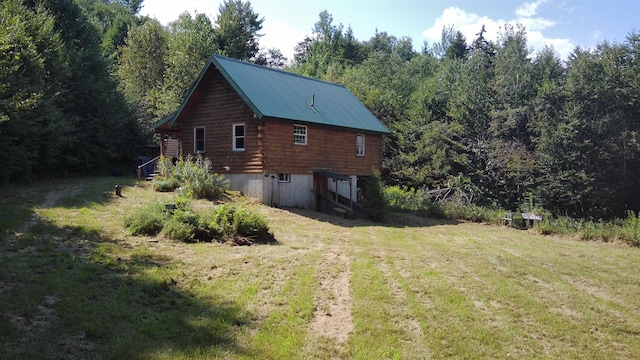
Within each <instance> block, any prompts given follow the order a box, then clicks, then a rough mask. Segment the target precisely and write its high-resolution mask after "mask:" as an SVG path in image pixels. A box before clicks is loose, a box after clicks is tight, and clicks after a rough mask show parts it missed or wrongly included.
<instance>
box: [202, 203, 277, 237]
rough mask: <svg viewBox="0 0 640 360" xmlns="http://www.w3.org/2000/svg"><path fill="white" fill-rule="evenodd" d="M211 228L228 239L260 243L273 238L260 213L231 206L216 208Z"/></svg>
mask: <svg viewBox="0 0 640 360" xmlns="http://www.w3.org/2000/svg"><path fill="white" fill-rule="evenodd" d="M211 227H212V228H215V229H216V230H217V232H218V233H220V234H222V236H223V237H226V238H233V237H236V236H241V237H248V238H254V239H257V240H260V241H267V240H270V239H271V238H272V235H271V234H270V233H269V227H268V225H267V221H266V219H265V218H264V217H263V216H262V215H261V214H260V213H258V212H255V211H250V210H248V209H245V208H242V207H238V206H235V205H230V204H225V205H220V206H218V207H216V208H215V210H214V211H213V214H212V225H211Z"/></svg>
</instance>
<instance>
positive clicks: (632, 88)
mask: <svg viewBox="0 0 640 360" xmlns="http://www.w3.org/2000/svg"><path fill="white" fill-rule="evenodd" d="M141 6H143V1H142V0H60V1H53V0H43V1H32V0H6V1H3V2H2V3H0V25H1V26H0V48H2V51H1V52H0V67H1V68H2V69H3V70H2V72H0V135H2V139H3V141H2V142H0V151H2V152H3V153H4V154H5V156H3V157H2V158H1V159H0V167H1V168H2V171H1V172H0V183H1V182H8V181H16V180H24V179H37V178H43V177H50V176H64V175H67V174H76V173H89V172H95V171H97V170H99V169H104V168H106V167H109V166H112V164H114V163H115V162H118V161H128V160H130V159H133V158H134V157H135V156H136V155H138V154H137V152H138V151H139V149H138V148H137V146H138V145H139V144H143V143H144V141H142V139H143V138H144V137H147V141H149V140H150V139H149V138H148V136H149V134H147V133H144V132H143V130H145V129H147V128H148V126H149V125H150V124H152V123H154V122H155V121H157V120H158V119H160V118H162V117H164V116H166V115H168V114H170V113H172V112H174V111H176V110H177V108H178V106H179V104H180V103H181V101H182V100H183V98H184V96H185V94H186V93H187V92H188V90H189V88H190V86H191V85H192V83H193V81H194V80H195V79H196V78H197V76H198V74H199V72H200V71H201V69H202V67H203V65H204V64H205V63H206V61H207V60H208V59H209V57H210V55H211V54H212V53H219V54H225V55H228V56H231V57H236V58H239V59H242V60H245V61H252V62H255V63H257V64H262V65H267V66H272V67H277V68H286V69H287V70H288V71H293V72H296V73H300V74H303V75H307V76H313V77H317V78H321V79H324V80H327V81H332V82H339V83H342V84H344V85H345V86H347V88H349V90H351V91H352V92H353V93H354V94H355V95H356V96H357V97H358V98H359V99H360V100H361V101H362V102H363V103H364V104H365V105H366V106H367V107H368V108H369V109H370V110H371V111H372V112H373V113H374V114H375V115H376V116H377V117H378V118H379V119H380V120H381V121H382V122H383V123H384V124H385V125H386V126H387V127H388V128H389V129H390V130H391V135H390V136H388V137H387V139H386V144H385V150H384V152H385V154H384V155H385V160H384V168H383V171H382V174H381V175H382V176H381V177H382V180H383V181H384V182H385V183H386V184H388V185H397V186H402V187H405V188H415V189H421V190H428V189H436V188H443V187H447V186H451V184H453V183H455V184H458V186H460V187H462V188H464V190H465V191H466V192H469V193H473V194H474V202H476V203H477V204H479V205H483V206H489V207H493V208H505V209H511V210H516V209H517V208H518V207H520V206H521V205H522V203H523V202H524V201H526V199H528V198H530V197H536V198H543V199H544V201H545V204H546V206H547V207H548V208H549V209H551V210H552V211H554V212H555V213H560V214H565V215H570V216H578V217H587V218H589V217H591V218H609V217H615V216H618V217H624V216H626V214H627V211H628V210H635V211H638V210H640V187H639V186H637V185H638V184H639V183H640V141H639V140H640V139H639V131H640V102H639V97H640V95H639V94H640V91H639V90H640V66H639V65H638V61H639V60H638V56H639V55H640V34H639V33H636V32H632V33H630V34H629V35H628V37H627V38H626V39H625V40H624V41H623V42H621V43H610V42H602V43H600V44H599V45H598V46H596V47H595V48H593V49H581V48H576V49H575V50H574V51H573V53H572V54H571V55H570V56H569V58H568V59H566V60H561V59H560V58H558V56H557V54H556V53H555V52H554V50H553V49H552V48H545V49H542V50H540V51H538V52H536V53H533V52H532V51H531V50H530V48H529V47H528V46H527V33H526V30H525V29H524V28H523V27H520V26H510V25H505V26H504V27H503V28H502V30H501V31H500V33H499V34H498V37H497V40H496V41H491V40H488V36H487V34H486V31H485V30H484V28H482V29H478V30H479V33H478V35H477V38H475V39H465V37H464V36H463V35H462V34H461V33H460V32H458V31H456V30H455V28H454V27H448V28H444V29H443V32H442V40H441V41H440V42H439V43H436V44H426V43H425V44H424V45H423V46H422V49H421V51H420V52H417V51H415V50H414V46H413V44H412V40H411V39H410V38H407V37H396V36H394V35H391V34H388V33H387V32H384V31H376V33H375V34H374V35H373V36H372V37H371V38H370V39H368V40H364V41H362V40H358V39H356V38H355V37H354V35H353V30H352V29H351V28H350V27H348V28H346V29H345V28H344V27H343V26H342V24H339V25H336V24H334V23H333V17H332V16H331V14H330V13H329V12H328V11H323V12H321V13H320V14H319V20H318V22H317V23H315V24H313V25H312V26H311V30H312V34H311V35H310V36H307V37H305V38H304V39H300V43H299V44H298V45H297V46H296V48H295V55H294V58H293V59H291V62H287V59H286V58H284V57H283V56H282V53H281V52H280V50H279V49H268V50H264V49H261V48H260V46H259V39H260V36H261V34H260V31H261V30H262V23H263V21H264V18H262V17H260V16H259V14H257V13H255V12H254V11H253V8H252V7H251V4H250V2H248V1H247V2H244V1H242V0H225V1H223V2H222V3H221V4H220V6H219V14H218V16H217V17H216V18H215V20H213V21H212V20H211V19H209V18H207V16H205V15H204V14H198V13H196V14H195V15H191V14H189V13H183V14H180V15H178V16H177V19H176V20H175V21H173V22H171V23H169V24H168V25H166V26H165V25H162V24H160V23H159V22H158V21H157V20H155V19H150V18H147V17H141V16H139V15H138V14H137V12H138V10H139V9H140V8H141Z"/></svg>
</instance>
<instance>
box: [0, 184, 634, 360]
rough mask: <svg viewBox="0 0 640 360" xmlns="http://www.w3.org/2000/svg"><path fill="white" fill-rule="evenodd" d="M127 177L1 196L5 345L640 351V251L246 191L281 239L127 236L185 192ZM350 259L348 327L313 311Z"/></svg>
mask: <svg viewBox="0 0 640 360" xmlns="http://www.w3.org/2000/svg"><path fill="white" fill-rule="evenodd" d="M117 181H118V182H120V183H122V184H124V186H125V187H124V189H123V195H124V197H122V198H121V197H116V196H115V195H114V194H113V186H114V183H115V181H114V179H112V178H95V179H78V180H72V181H67V182H60V181H57V182H51V183H49V184H50V186H47V185H46V184H38V185H37V186H34V187H33V188H29V187H23V188H22V190H23V191H20V192H14V195H13V196H14V197H13V198H12V197H11V196H10V195H6V196H5V197H4V198H3V199H2V202H0V212H2V213H3V214H5V213H7V214H10V215H9V216H8V217H7V218H6V219H5V220H3V221H4V222H3V223H2V224H3V225H2V226H3V228H4V229H5V230H3V231H4V232H3V233H2V234H0V236H1V243H0V263H1V264H0V265H1V266H0V314H1V315H0V358H3V359H4V358H6V359H10V358H11V359H20V358H43V357H59V358H130V359H191V358H198V359H200V358H202V359H208V358H211V359H218V358H237V359H258V358H259V359H264V358H266V359H300V358H307V359H326V358H333V359H336V358H349V359H371V358H379V359H422V358H435V359H437V358H470V359H472V358H477V359H484V358H507V357H509V358H521V359H529V358H599V359H607V358H609V359H619V358H629V359H630V358H638V357H640V297H638V294H640V250H639V249H636V248H631V247H628V246H625V245H621V244H615V243H599V242H578V241H573V240H567V239H561V238H553V237H543V236H536V235H532V234H530V233H528V232H525V231H517V230H512V229H507V228H501V227H496V226H488V225H481V224H470V223H460V224H452V223H447V222H439V221H434V220H429V219H421V218H418V217H415V216H412V215H409V214H393V216H391V218H390V220H389V222H388V223H386V224H374V223H371V222H368V221H363V220H354V221H349V220H344V219H340V218H337V217H333V216H326V215H323V214H319V213H317V212H314V211H306V210H281V209H273V208H268V207H265V206H262V205H260V204H257V203H254V202H250V201H247V200H244V199H236V201H242V202H243V205H244V206H250V207H253V208H254V209H257V210H258V211H260V212H262V213H263V214H264V215H265V217H267V219H268V221H269V223H270V226H271V229H272V231H273V232H274V234H275V237H276V239H277V240H278V243H277V244H276V245H257V246H249V247H231V246H226V245H220V244H216V243H213V244H211V243H198V244H185V243H180V242H175V241H170V240H166V239H164V238H162V237H158V238H149V237H133V236H130V235H128V233H127V232H126V229H124V227H123V222H124V217H125V215H126V214H128V213H130V212H132V211H135V209H137V208H139V207H140V206H143V205H144V204H145V203H146V202H148V201H155V200H156V199H161V200H162V201H166V202H171V201H173V199H174V198H175V194H164V193H156V192H153V191H152V190H151V189H150V187H149V186H148V184H136V183H135V182H134V181H133V180H127V179H124V180H123V179H118V180H117ZM43 205H46V206H43ZM194 205H195V206H196V207H198V208H199V209H205V210H206V209H207V208H209V207H211V206H213V204H211V203H209V202H204V201H198V202H196V203H195V204H194ZM36 214H37V215H36ZM25 224H26V225H28V226H25ZM338 255H340V256H341V257H340V258H338V257H337V256H338ZM327 266H330V267H331V268H326V267H327ZM346 268H348V269H350V270H351V271H350V273H351V274H350V281H349V289H348V290H349V291H348V294H350V296H351V298H350V301H348V302H346V303H349V304H350V306H351V309H348V310H349V311H350V313H351V318H350V319H351V320H350V321H352V322H353V324H351V325H352V326H351V327H352V328H353V331H350V332H349V333H348V338H347V340H346V342H344V343H341V342H337V341H336V340H335V338H333V337H331V334H324V333H323V334H317V333H314V331H315V330H313V329H314V327H312V326H310V324H312V323H313V320H314V316H316V315H317V311H318V310H320V311H325V310H326V309H328V308H329V305H328V303H330V302H331V300H332V296H334V295H335V294H333V293H330V291H333V290H332V288H331V286H327V283H326V282H327V281H331V279H332V278H336V279H338V278H341V273H340V271H344V269H346ZM334 290H335V289H334ZM343 290H344V289H343ZM320 300H322V301H324V303H321V302H320ZM342 310H347V309H342ZM351 327H350V328H351Z"/></svg>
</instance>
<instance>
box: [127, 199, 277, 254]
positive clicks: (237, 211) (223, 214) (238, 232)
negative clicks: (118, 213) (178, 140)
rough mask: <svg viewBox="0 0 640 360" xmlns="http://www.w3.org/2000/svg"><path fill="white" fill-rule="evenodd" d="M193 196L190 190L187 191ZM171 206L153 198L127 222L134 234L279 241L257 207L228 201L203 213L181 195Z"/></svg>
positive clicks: (192, 239)
mask: <svg viewBox="0 0 640 360" xmlns="http://www.w3.org/2000/svg"><path fill="white" fill-rule="evenodd" d="M186 195H187V196H190V194H189V192H187V193H186ZM174 205H175V206H173V207H172V208H171V209H167V208H166V206H165V205H164V204H162V203H160V202H153V203H151V204H149V205H147V206H144V207H142V208H140V209H139V210H138V211H136V212H135V213H133V214H131V215H130V216H127V217H126V219H125V226H126V227H127V228H128V229H129V232H130V233H131V234H133V235H150V236H155V235H157V234H159V233H162V235H163V236H165V237H167V238H169V239H174V240H178V241H183V242H196V241H216V240H218V241H225V242H226V241H232V242H235V243H238V244H251V243H253V242H272V241H275V239H274V237H273V235H272V234H271V233H270V232H269V226H268V224H267V220H266V219H265V218H264V216H262V214H260V213H259V212H256V211H251V210H249V209H246V208H244V207H241V206H236V205H231V204H225V205H220V206H217V207H215V208H214V209H213V211H211V212H209V213H205V214H202V213H199V212H197V211H195V210H194V209H192V208H191V206H190V205H189V202H188V200H186V199H185V198H184V197H182V196H179V197H178V198H177V199H176V203H175V204H174Z"/></svg>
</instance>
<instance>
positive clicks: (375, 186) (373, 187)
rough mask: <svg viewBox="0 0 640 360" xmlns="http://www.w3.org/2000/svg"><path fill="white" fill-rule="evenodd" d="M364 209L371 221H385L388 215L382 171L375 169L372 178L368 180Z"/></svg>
mask: <svg viewBox="0 0 640 360" xmlns="http://www.w3.org/2000/svg"><path fill="white" fill-rule="evenodd" d="M364 209H365V211H366V212H367V216H369V219H371V220H373V221H383V220H384V217H385V215H386V214H387V209H388V205H387V200H386V199H385V196H384V190H383V187H382V180H381V178H380V171H378V170H377V169H373V170H372V172H371V176H370V177H369V178H368V179H367V184H366V188H365V191H364Z"/></svg>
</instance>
